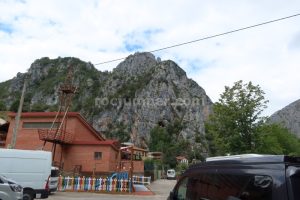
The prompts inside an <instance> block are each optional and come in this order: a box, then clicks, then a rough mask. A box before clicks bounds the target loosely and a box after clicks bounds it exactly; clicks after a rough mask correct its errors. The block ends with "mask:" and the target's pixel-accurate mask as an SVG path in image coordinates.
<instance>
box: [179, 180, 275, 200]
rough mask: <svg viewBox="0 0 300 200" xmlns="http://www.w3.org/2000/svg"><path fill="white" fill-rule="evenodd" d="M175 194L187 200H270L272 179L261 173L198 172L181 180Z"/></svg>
mask: <svg viewBox="0 0 300 200" xmlns="http://www.w3.org/2000/svg"><path fill="white" fill-rule="evenodd" d="M184 186H186V187H184ZM186 188H187V189H186ZM180 189H181V190H180ZM184 189H185V190H184ZM177 196H178V197H182V196H184V197H185V198H178V199H188V200H192V199H210V200H253V199H255V200H271V199H272V179H271V177H269V176H263V175H226V174H198V175H197V176H193V177H190V178H188V179H187V180H186V182H182V184H181V185H180V186H179V187H178V195H177Z"/></svg>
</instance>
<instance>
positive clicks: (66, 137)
mask: <svg viewBox="0 0 300 200" xmlns="http://www.w3.org/2000/svg"><path fill="white" fill-rule="evenodd" d="M38 133H39V138H40V140H43V141H47V142H51V143H57V144H71V143H72V141H73V136H74V134H72V133H69V132H67V131H62V130H57V129H53V130H49V129H38Z"/></svg>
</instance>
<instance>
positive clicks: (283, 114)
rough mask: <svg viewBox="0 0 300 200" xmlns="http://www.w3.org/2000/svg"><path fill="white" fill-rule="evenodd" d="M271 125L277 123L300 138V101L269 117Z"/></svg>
mask: <svg viewBox="0 0 300 200" xmlns="http://www.w3.org/2000/svg"><path fill="white" fill-rule="evenodd" d="M269 121H270V122H271V123H279V124H281V125H283V126H284V127H286V128H287V129H289V130H290V131H291V132H292V133H294V134H295V135H297V136H298V137H299V138H300V99H299V100H297V101H295V102H293V103H291V104H289V105H288V106H286V107H284V108H283V109H281V110H279V111H277V112H275V113H274V114H273V115H271V116H270V118H269Z"/></svg>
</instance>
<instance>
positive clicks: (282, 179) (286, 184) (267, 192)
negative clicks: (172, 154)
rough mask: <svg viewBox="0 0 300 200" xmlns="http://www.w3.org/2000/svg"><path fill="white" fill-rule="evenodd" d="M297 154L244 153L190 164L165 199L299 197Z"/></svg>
mask: <svg viewBox="0 0 300 200" xmlns="http://www.w3.org/2000/svg"><path fill="white" fill-rule="evenodd" d="M299 187H300V157H290V156H283V155H258V154H244V155H236V156H224V157H212V158H208V159H207V160H206V162H204V163H199V164H195V165H192V166H191V167H190V168H189V169H187V170H186V171H185V173H184V174H183V175H182V177H181V178H180V179H179V180H178V182H177V184H176V185H175V187H174V189H173V190H172V191H171V193H170V196H169V198H168V199H170V200H185V199H188V200H193V199H211V200H212V199H215V200H216V199H217V200H299V199H300V190H299Z"/></svg>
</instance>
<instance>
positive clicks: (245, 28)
mask: <svg viewBox="0 0 300 200" xmlns="http://www.w3.org/2000/svg"><path fill="white" fill-rule="evenodd" d="M299 15H300V13H298V14H295V15H290V16H287V17H283V18H279V19H274V20H271V21H266V22H262V23H259V24H255V25H251V26H247V27H243V28H239V29H235V30H232V31H228V32H224V33H219V34H216V35H211V36H208V37H203V38H200V39H197V40H191V41H188V42H183V43H178V44H174V45H171V46H167V47H162V48H159V49H155V50H151V51H147V52H150V53H153V52H157V51H162V50H166V49H171V48H174V47H178V46H183V45H187V44H191V43H195V42H199V41H203V40H207V39H211V38H215V37H219V36H223V35H228V34H231V33H235V32H239V31H243V30H247V29H251V28H255V27H258V26H263V25H266V24H271V23H274V22H278V21H282V20H286V19H289V18H293V17H298V16H299ZM125 58H126V57H123V58H117V59H113V60H108V61H105V62H100V63H96V64H94V65H102V64H106V63H111V62H115V61H119V60H123V59H125Z"/></svg>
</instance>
